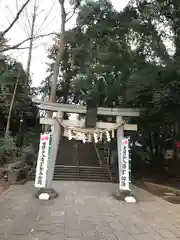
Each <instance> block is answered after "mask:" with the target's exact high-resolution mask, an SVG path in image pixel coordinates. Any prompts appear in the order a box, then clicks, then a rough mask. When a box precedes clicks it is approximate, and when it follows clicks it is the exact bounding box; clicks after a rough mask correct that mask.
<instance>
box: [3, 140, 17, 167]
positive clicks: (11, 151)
mask: <svg viewBox="0 0 180 240" xmlns="http://www.w3.org/2000/svg"><path fill="white" fill-rule="evenodd" d="M15 155H16V146H15V141H14V139H13V138H12V137H8V138H6V139H4V138H2V137H1V138H0V165H1V164H4V163H5V162H6V161H7V160H9V158H11V160H12V159H13V157H14V156H15Z"/></svg>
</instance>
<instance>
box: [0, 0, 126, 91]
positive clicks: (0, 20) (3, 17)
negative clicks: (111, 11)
mask: <svg viewBox="0 0 180 240" xmlns="http://www.w3.org/2000/svg"><path fill="white" fill-rule="evenodd" d="M34 1H35V0H32V1H31V2H32V3H33V2H34ZM36 1H37V2H39V3H40V6H39V9H38V13H39V14H38V17H37V20H36V30H38V29H40V31H39V34H48V33H50V32H58V31H59V29H60V21H59V19H60V17H59V14H60V7H59V4H58V1H57V0H51V1H50V0H36ZM111 1H112V3H113V5H114V7H115V8H116V9H117V10H118V11H120V10H122V9H123V8H124V7H125V6H126V4H127V3H128V2H129V0H111ZM23 2H25V0H0V31H2V30H3V29H4V28H5V27H7V26H8V25H9V22H11V21H12V19H13V16H14V15H15V14H16V9H17V3H19V4H20V5H21V4H23ZM42 2H43V3H42ZM32 9H33V4H30V5H28V7H27V9H26V11H24V13H23V15H22V16H21V18H20V19H19V22H18V23H17V24H16V25H15V26H14V27H13V28H12V30H11V31H10V32H9V33H8V34H7V35H6V37H7V38H8V40H9V42H10V43H11V44H15V43H18V42H20V41H22V40H23V39H25V38H27V37H28V35H27V29H28V27H26V26H28V20H27V19H28V16H31V13H32ZM2 13H3V14H2ZM47 15H48V17H46V16H47ZM74 24H75V19H71V21H69V22H68V24H67V28H72V27H73V26H74ZM51 44H52V36H51V37H46V38H43V39H41V40H38V41H37V42H36V44H35V48H34V50H33V58H32V65H31V76H32V80H33V85H34V86H39V85H40V83H41V81H42V80H43V79H44V78H45V77H46V63H47V61H48V59H47V49H48V47H49V46H50V45H51ZM27 52H28V51H27V50H19V51H13V55H14V57H15V58H16V59H18V60H19V61H21V62H22V63H23V65H24V67H26V65H27Z"/></svg>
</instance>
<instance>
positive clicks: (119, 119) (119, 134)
mask: <svg viewBox="0 0 180 240" xmlns="http://www.w3.org/2000/svg"><path fill="white" fill-rule="evenodd" d="M122 120H123V119H122V117H121V116H117V117H116V123H121V122H122ZM123 138H124V125H123V124H122V125H121V126H119V127H118V129H117V154H118V174H119V190H120V179H121V164H122V154H121V149H122V147H123V144H122V140H123Z"/></svg>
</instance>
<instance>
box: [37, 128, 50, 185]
mask: <svg viewBox="0 0 180 240" xmlns="http://www.w3.org/2000/svg"><path fill="white" fill-rule="evenodd" d="M50 141H51V134H50V133H46V134H41V138H40V144H39V155H38V160H37V167H36V177H35V187H36V188H44V187H45V186H46V178H47V167H48V160H49V150H50Z"/></svg>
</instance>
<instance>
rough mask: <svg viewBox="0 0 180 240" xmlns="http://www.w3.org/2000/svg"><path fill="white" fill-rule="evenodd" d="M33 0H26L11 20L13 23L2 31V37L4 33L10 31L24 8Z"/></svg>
mask: <svg viewBox="0 0 180 240" xmlns="http://www.w3.org/2000/svg"><path fill="white" fill-rule="evenodd" d="M30 1H31V0H26V2H25V3H24V4H23V5H22V7H21V8H20V10H19V11H18V13H17V14H16V16H15V18H14V20H13V21H12V22H11V24H10V25H9V27H7V28H6V29H5V30H4V31H3V32H2V33H1V38H3V37H4V35H5V34H6V33H7V32H9V30H10V29H11V28H12V27H13V26H14V24H15V23H16V22H17V20H18V19H19V16H20V15H21V13H22V11H23V10H24V8H25V7H26V6H27V5H28V3H29V2H30Z"/></svg>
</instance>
